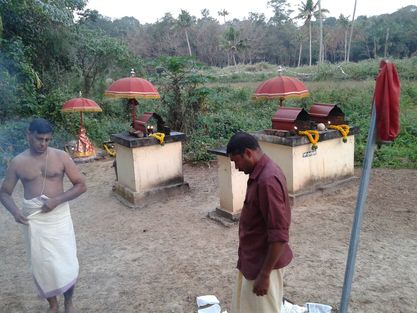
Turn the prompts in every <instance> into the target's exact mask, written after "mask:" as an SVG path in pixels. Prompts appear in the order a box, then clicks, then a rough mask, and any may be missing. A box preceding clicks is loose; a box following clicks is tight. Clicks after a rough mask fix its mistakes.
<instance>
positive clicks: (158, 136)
mask: <svg viewBox="0 0 417 313" xmlns="http://www.w3.org/2000/svg"><path fill="white" fill-rule="evenodd" d="M149 137H154V138H155V139H157V140H158V141H159V143H160V144H161V145H163V144H164V140H165V134H164V133H155V134H150V135H149Z"/></svg>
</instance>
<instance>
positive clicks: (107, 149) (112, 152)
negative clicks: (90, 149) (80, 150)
mask: <svg viewBox="0 0 417 313" xmlns="http://www.w3.org/2000/svg"><path fill="white" fill-rule="evenodd" d="M103 147H104V150H106V152H107V153H108V154H109V155H110V156H112V157H115V156H116V150H114V149H113V148H109V147H108V146H107V145H106V144H105V143H103Z"/></svg>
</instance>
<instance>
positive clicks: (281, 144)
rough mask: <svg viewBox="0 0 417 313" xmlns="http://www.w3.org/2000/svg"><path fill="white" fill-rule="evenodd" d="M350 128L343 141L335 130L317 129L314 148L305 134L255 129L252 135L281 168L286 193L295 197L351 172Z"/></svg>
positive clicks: (352, 132)
mask: <svg viewBox="0 0 417 313" xmlns="http://www.w3.org/2000/svg"><path fill="white" fill-rule="evenodd" d="M358 132H359V129H358V128H357V127H352V128H351V130H350V132H349V136H348V138H347V142H346V143H344V142H343V140H342V136H341V135H340V133H339V131H337V130H325V131H321V132H319V134H320V140H319V142H318V149H317V150H313V149H312V148H311V146H312V144H311V143H310V141H309V140H308V138H307V137H306V136H291V137H280V136H275V135H271V134H268V131H258V132H256V133H253V135H254V136H255V137H256V138H257V139H258V142H259V145H260V146H261V149H262V150H263V151H264V152H265V153H266V154H267V155H268V156H269V157H270V158H271V159H272V160H273V161H274V162H275V163H276V164H277V165H278V166H279V167H280V168H281V169H282V171H283V172H284V174H285V177H286V179H287V187H288V192H289V194H290V196H293V197H296V196H297V195H299V194H302V193H304V192H306V191H309V190H311V188H313V186H314V185H317V184H324V183H330V182H335V181H337V180H344V179H346V178H347V177H352V176H353V174H354V151H355V136H354V135H355V134H357V133H358Z"/></svg>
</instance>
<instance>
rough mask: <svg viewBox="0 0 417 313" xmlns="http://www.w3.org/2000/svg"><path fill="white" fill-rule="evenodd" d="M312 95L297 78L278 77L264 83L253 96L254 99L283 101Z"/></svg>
mask: <svg viewBox="0 0 417 313" xmlns="http://www.w3.org/2000/svg"><path fill="white" fill-rule="evenodd" d="M309 95H310V93H309V92H308V89H307V88H306V86H304V84H303V82H301V81H300V80H298V79H297V78H295V77H290V76H277V77H274V78H271V79H268V80H267V81H264V82H263V83H262V84H260V85H259V86H258V88H257V89H256V90H255V93H254V94H253V95H252V98H254V99H279V100H280V106H282V101H284V100H285V99H288V98H304V97H308V96H309Z"/></svg>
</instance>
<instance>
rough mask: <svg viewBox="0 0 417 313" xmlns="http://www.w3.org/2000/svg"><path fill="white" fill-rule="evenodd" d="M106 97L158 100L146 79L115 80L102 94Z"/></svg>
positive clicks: (152, 87)
mask: <svg viewBox="0 0 417 313" xmlns="http://www.w3.org/2000/svg"><path fill="white" fill-rule="evenodd" d="M104 95H105V96H107V97H113V98H123V99H159V98H160V95H159V93H158V90H156V88H155V86H154V85H152V83H151V82H149V81H148V80H146V79H143V78H139V77H126V78H121V79H118V80H116V81H115V82H114V83H113V84H111V85H110V87H109V88H108V89H107V90H106V92H105V93H104Z"/></svg>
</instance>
